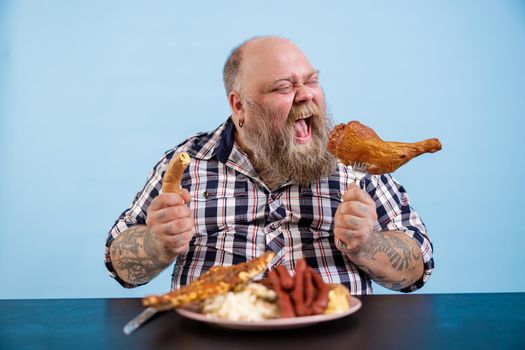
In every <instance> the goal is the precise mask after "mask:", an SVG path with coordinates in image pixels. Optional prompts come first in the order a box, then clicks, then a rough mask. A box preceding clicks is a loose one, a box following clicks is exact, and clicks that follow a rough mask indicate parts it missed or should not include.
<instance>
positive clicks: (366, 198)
mask: <svg viewBox="0 0 525 350" xmlns="http://www.w3.org/2000/svg"><path fill="white" fill-rule="evenodd" d="M346 201H358V202H362V203H365V204H375V202H374V200H373V199H372V197H370V195H369V194H368V193H367V192H365V191H364V190H362V189H360V188H359V187H358V186H357V185H356V184H355V183H353V182H352V183H351V184H350V186H348V190H347V191H346V192H345V194H344V195H343V202H346Z"/></svg>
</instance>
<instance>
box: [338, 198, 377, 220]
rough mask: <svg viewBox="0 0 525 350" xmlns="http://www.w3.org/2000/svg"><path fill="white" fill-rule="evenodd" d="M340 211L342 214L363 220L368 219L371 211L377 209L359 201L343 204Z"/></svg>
mask: <svg viewBox="0 0 525 350" xmlns="http://www.w3.org/2000/svg"><path fill="white" fill-rule="evenodd" d="M338 209H340V214H345V215H354V216H358V217H361V218H365V217H368V216H370V212H371V211H375V207H372V206H371V205H370V204H365V203H363V202H358V201H349V202H344V203H341V204H340V205H339V208H338Z"/></svg>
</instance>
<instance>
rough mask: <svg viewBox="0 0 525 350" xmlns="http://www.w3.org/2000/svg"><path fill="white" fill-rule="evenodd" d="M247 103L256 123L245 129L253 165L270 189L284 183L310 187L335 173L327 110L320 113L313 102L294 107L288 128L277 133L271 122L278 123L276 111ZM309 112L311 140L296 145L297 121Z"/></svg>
mask: <svg viewBox="0 0 525 350" xmlns="http://www.w3.org/2000/svg"><path fill="white" fill-rule="evenodd" d="M247 102H248V108H249V109H250V110H251V113H252V114H253V116H252V118H250V121H252V123H253V124H252V123H250V124H251V125H248V124H246V126H245V128H244V130H243V131H244V139H245V143H246V146H247V147H248V148H249V150H248V151H249V153H250V156H251V161H252V164H253V166H254V167H255V169H256V170H257V171H258V173H259V176H260V177H261V179H262V180H263V181H264V183H265V184H266V185H267V186H268V187H269V188H270V189H275V188H276V187H278V186H279V185H280V184H282V183H283V182H285V181H291V182H292V183H295V184H298V185H309V184H311V183H312V182H314V181H316V180H319V179H321V178H323V177H326V176H328V175H330V174H331V173H332V172H333V171H334V170H335V168H336V166H337V161H336V159H335V157H334V156H333V155H332V154H331V153H330V152H328V150H327V148H326V144H327V142H328V135H329V132H330V129H331V127H332V125H333V122H332V120H331V118H330V117H329V116H328V115H327V113H326V112H325V111H323V112H320V111H319V109H318V108H317V107H316V106H315V105H313V103H312V104H311V105H310V106H304V105H300V106H294V107H292V110H291V111H290V114H289V116H288V119H287V121H286V122H285V125H284V126H282V127H279V128H277V130H274V129H276V128H275V127H273V128H272V125H271V121H272V120H277V119H276V118H274V117H275V112H273V111H271V110H264V109H263V108H262V107H261V106H260V105H258V104H256V103H254V102H249V101H247ZM305 108H306V109H307V111H305ZM312 109H313V110H312ZM306 112H310V113H312V112H313V115H312V117H311V118H310V123H311V126H310V127H311V130H312V138H311V140H310V142H308V143H307V144H305V145H303V144H297V143H296V142H295V120H296V119H297V118H298V117H299V116H301V115H304V113H306Z"/></svg>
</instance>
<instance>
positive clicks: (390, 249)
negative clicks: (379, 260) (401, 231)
mask: <svg viewBox="0 0 525 350" xmlns="http://www.w3.org/2000/svg"><path fill="white" fill-rule="evenodd" d="M378 253H383V254H386V256H388V260H389V261H390V264H391V265H392V267H393V268H394V269H396V270H397V271H403V270H407V269H408V270H415V269H416V268H415V266H414V263H415V262H416V261H418V259H419V256H420V254H421V253H420V252H419V250H416V249H414V248H413V247H410V246H409V244H408V243H407V242H405V241H404V240H402V239H401V238H399V237H396V236H392V235H386V234H381V233H378V232H374V233H372V235H371V237H370V239H369V241H368V242H367V244H366V245H365V246H364V247H363V249H362V251H361V255H362V256H363V257H366V258H368V259H371V260H374V259H375V257H376V255H377V254H378Z"/></svg>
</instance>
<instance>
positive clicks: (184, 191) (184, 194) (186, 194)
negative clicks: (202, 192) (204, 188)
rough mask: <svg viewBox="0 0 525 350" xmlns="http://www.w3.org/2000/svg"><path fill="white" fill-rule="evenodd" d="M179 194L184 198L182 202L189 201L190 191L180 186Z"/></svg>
mask: <svg viewBox="0 0 525 350" xmlns="http://www.w3.org/2000/svg"><path fill="white" fill-rule="evenodd" d="M180 195H181V197H182V199H183V200H184V203H186V204H187V203H189V202H190V200H191V196H190V192H189V191H188V190H187V189H185V188H182V189H181V190H180Z"/></svg>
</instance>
